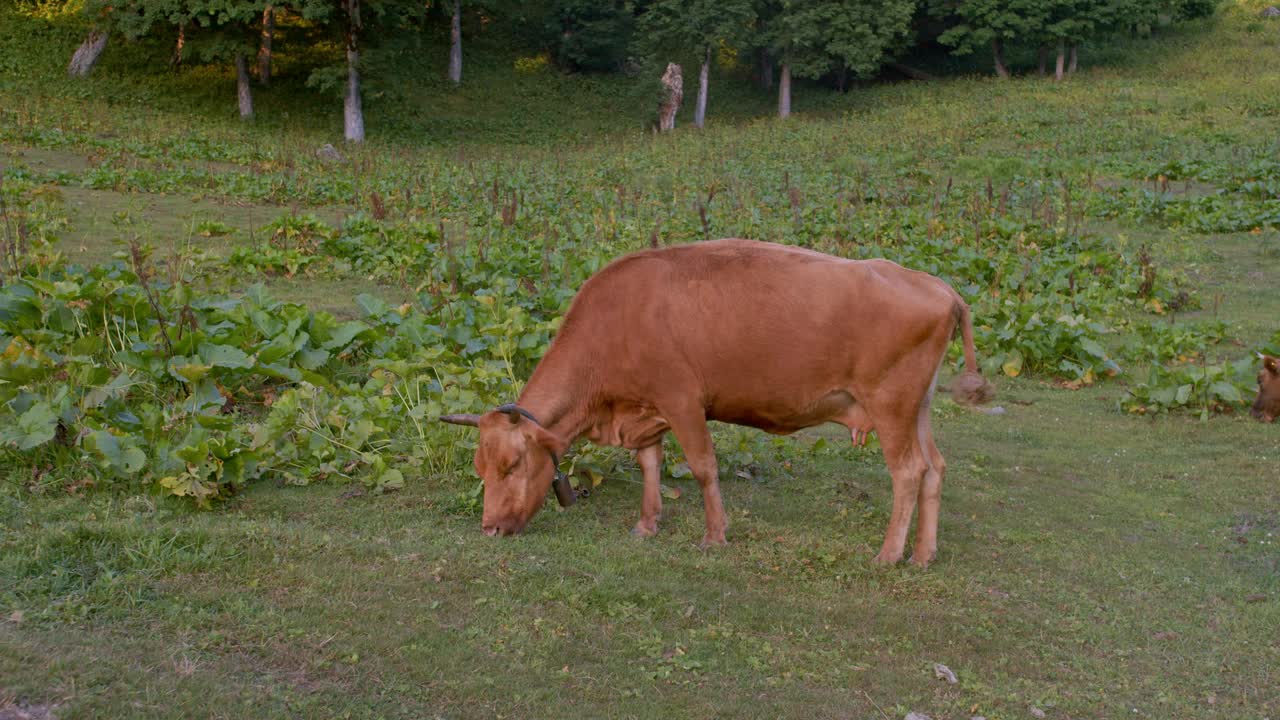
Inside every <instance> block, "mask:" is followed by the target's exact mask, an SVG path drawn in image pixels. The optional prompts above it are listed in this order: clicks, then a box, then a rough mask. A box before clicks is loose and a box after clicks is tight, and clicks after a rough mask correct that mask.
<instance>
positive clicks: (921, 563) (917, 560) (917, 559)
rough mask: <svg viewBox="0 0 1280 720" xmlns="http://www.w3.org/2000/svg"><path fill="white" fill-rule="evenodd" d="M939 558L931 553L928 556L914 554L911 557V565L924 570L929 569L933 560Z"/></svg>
mask: <svg viewBox="0 0 1280 720" xmlns="http://www.w3.org/2000/svg"><path fill="white" fill-rule="evenodd" d="M937 556H938V554H937V553H930V554H928V555H920V554H919V553H913V554H912V555H911V564H912V565H915V566H916V567H918V568H920V569H922V570H923V569H924V568H927V567H929V563H931V562H933V559H934V558H935V557H937Z"/></svg>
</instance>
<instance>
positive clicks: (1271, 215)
mask: <svg viewBox="0 0 1280 720" xmlns="http://www.w3.org/2000/svg"><path fill="white" fill-rule="evenodd" d="M36 7H38V6H36ZM1261 8H1262V5H1261V4H1260V3H1256V2H1252V1H1251V0H1250V1H1245V0H1240V1H1239V2H1233V3H1228V4H1226V5H1224V6H1223V7H1222V9H1221V11H1220V12H1219V14H1218V15H1216V16H1215V17H1213V18H1210V19H1207V20H1203V21H1198V22H1196V23H1192V24H1189V25H1187V26H1184V27H1180V28H1177V29H1169V30H1167V31H1165V32H1163V33H1162V34H1161V35H1160V36H1159V37H1158V38H1157V39H1156V40H1152V41H1146V40H1135V41H1132V42H1128V41H1126V42H1118V43H1117V44H1116V45H1115V46H1114V47H1108V48H1085V52H1086V54H1085V58H1086V59H1087V62H1086V65H1085V67H1084V68H1083V69H1082V71H1081V72H1080V73H1078V74H1076V75H1075V76H1073V77H1071V78H1070V79H1069V80H1068V81H1066V82H1062V83H1055V82H1053V81H1052V80H1050V79H1046V78H1039V77H1036V76H1035V75H1034V74H1033V73H1030V74H1023V75H1021V76H1019V77H1015V78H1014V79H1012V80H1008V81H999V80H996V79H993V78H987V77H982V76H977V75H966V76H960V77H953V78H949V79H943V80H935V81H929V82H910V83H882V84H871V83H868V84H865V85H862V86H857V87H854V88H853V89H852V90H851V91H850V92H848V93H845V94H840V93H834V92H830V91H827V90H824V89H821V88H817V87H806V86H801V87H800V88H799V89H798V90H797V96H796V97H797V100H796V111H797V114H796V115H795V116H793V117H791V118H789V119H788V120H786V121H779V120H776V119H774V118H771V117H768V116H767V108H768V106H769V98H768V97H767V96H765V95H763V94H760V93H756V92H755V91H753V90H752V88H751V87H750V85H749V84H748V83H747V82H746V81H745V80H744V79H743V78H741V77H737V76H735V75H734V74H733V72H732V71H730V70H725V71H722V77H717V82H718V83H719V85H717V86H716V87H723V88H725V91H724V92H725V95H724V97H725V99H724V100H723V101H720V102H719V104H718V105H714V106H713V108H725V110H726V112H724V113H723V114H719V115H717V114H715V113H714V112H713V114H712V115H711V116H710V118H709V124H708V126H707V128H706V129H704V130H702V131H695V130H693V129H691V128H688V127H686V126H687V124H688V123H687V122H686V121H685V117H684V114H683V113H684V112H685V111H682V115H681V119H680V122H679V123H678V126H677V127H678V129H677V131H676V132H674V133H671V134H667V135H655V134H653V133H651V132H650V131H649V130H648V129H647V127H646V125H645V114H644V113H645V112H646V110H645V109H644V107H645V106H644V105H643V103H642V102H641V100H637V98H638V97H641V96H640V95H639V94H638V93H637V91H636V90H635V88H633V87H631V86H629V85H628V84H627V82H626V81H622V80H618V79H602V78H599V77H591V76H586V77H581V76H570V75H563V74H560V73H558V72H556V71H554V70H551V69H545V68H544V69H541V70H538V71H536V72H533V73H516V72H513V71H512V70H511V67H512V66H511V59H510V58H505V59H503V58H504V56H503V55H502V54H501V49H500V48H499V47H497V46H496V45H495V47H493V48H487V49H486V48H484V47H483V45H481V50H480V51H479V52H478V53H477V55H478V56H479V57H480V58H482V60H481V61H479V62H477V63H476V65H475V66H474V72H473V73H472V74H470V75H469V76H468V82H467V83H466V84H464V86H463V88H462V89H460V90H456V91H455V90H450V89H447V88H445V87H444V85H443V83H440V84H438V85H437V84H433V81H423V82H421V83H417V84H414V85H412V86H409V87H406V88H405V89H403V90H402V91H400V92H396V93H390V94H388V95H386V96H385V97H383V98H382V99H381V100H380V101H379V100H378V99H376V98H375V100H374V101H373V102H372V103H371V104H370V107H369V108H368V109H367V112H368V116H369V118H370V125H369V126H370V141H369V142H368V143H366V144H365V145H362V146H347V145H342V144H340V143H337V141H336V139H335V138H337V137H340V129H341V128H340V124H339V120H340V118H338V117H337V116H336V114H334V113H330V112H329V108H328V105H326V104H324V103H320V102H318V101H316V100H315V99H314V97H313V96H312V95H311V94H308V92H307V90H306V88H304V87H301V84H300V83H298V82H292V83H291V82H290V79H289V73H288V71H287V66H286V68H285V69H284V70H283V71H282V73H281V76H280V77H281V79H280V80H279V81H278V82H277V83H276V85H274V86H273V88H272V89H271V90H270V91H267V92H259V94H258V100H257V106H258V116H257V119H256V120H255V121H254V122H253V123H250V124H245V123H242V122H240V121H238V120H237V119H236V118H235V117H234V108H233V107H232V106H231V105H230V103H229V102H226V100H227V99H229V98H230V88H231V87H232V86H233V80H232V79H231V76H230V75H229V74H228V73H229V72H230V71H229V70H226V72H223V73H221V74H219V73H218V72H215V71H214V70H212V69H207V68H205V69H199V70H195V69H193V70H191V71H188V72H183V73H171V72H169V71H167V70H163V71H162V70H156V71H155V72H152V73H148V72H147V71H140V70H137V69H136V61H137V60H138V59H139V58H143V57H147V53H148V52H152V51H153V50H154V49H148V48H147V47H145V46H139V47H128V48H124V49H122V50H121V51H120V52H119V53H118V54H116V55H111V54H108V55H107V56H106V57H105V58H104V60H103V64H102V65H101V66H100V67H99V69H98V70H97V71H95V75H94V76H92V77H90V78H88V79H85V80H80V81H72V80H68V79H66V78H64V77H62V67H63V64H64V63H65V53H62V52H61V51H60V50H58V48H59V47H62V45H65V44H66V42H67V41H68V40H70V41H71V43H72V44H71V46H72V47H73V46H74V43H75V38H76V33H75V31H74V30H68V29H67V28H65V27H63V26H62V25H60V24H59V22H58V20H57V18H48V17H44V16H42V15H40V13H39V12H36V11H33V10H30V8H29V6H26V5H22V4H19V5H13V6H5V7H0V40H3V41H4V42H3V43H0V70H4V71H5V73H4V74H3V75H0V169H2V171H3V172H2V175H0V182H2V184H0V199H2V200H3V206H2V207H0V211H3V214H4V225H3V227H0V251H2V252H0V255H3V257H0V277H2V278H3V287H2V288H0V718H5V719H6V720H7V718H10V717H12V718H21V717H24V714H25V715H34V716H37V717H39V716H40V715H36V713H49V714H50V716H53V717H57V718H76V717H244V716H248V715H254V716H260V717H352V718H366V717H367V718H392V717H406V718H408V717H414V718H416V717H545V716H551V715H558V716H566V717H652V716H658V715H663V716H675V717H725V716H727V717H783V716H786V717H790V716H798V715H803V716H808V717H841V718H845V717H858V718H864V717H865V718H901V717H903V716H905V715H906V714H907V713H909V712H917V713H923V714H926V715H928V716H929V717H931V718H934V719H935V720H937V719H938V718H970V717H973V716H983V717H986V718H1019V717H1033V716H1034V717H1041V716H1043V717H1049V718H1113V717H1121V716H1123V717H1135V718H1137V717H1152V718H1170V717H1205V718H1214V717H1221V718H1242V717H1250V718H1264V717H1276V716H1278V715H1280V689H1277V688H1280V669H1278V668H1280V634H1277V633H1276V628H1277V627H1280V433H1278V429H1277V427H1276V426H1274V425H1264V424H1261V423H1258V422H1255V421H1253V420H1251V419H1250V418H1249V417H1248V413H1247V408H1248V403H1249V402H1250V401H1251V400H1252V397H1253V392H1254V387H1255V386H1254V382H1255V381H1254V377H1255V374H1256V370H1257V360H1256V358H1255V352H1257V351H1262V350H1270V351H1272V352H1273V353H1280V322H1277V319H1276V318H1277V317H1280V292H1277V291H1276V284H1277V280H1278V279H1280V143H1278V142H1277V140H1276V137H1275V126H1276V120H1277V117H1280V101H1277V100H1276V98H1278V97H1280V72H1277V71H1276V70H1275V63H1274V62H1272V60H1274V59H1275V57H1276V56H1277V54H1278V53H1280V20H1264V19H1260V18H1259V17H1258V11H1259V10H1261ZM59 43H61V45H60V44H59ZM1015 60H1016V59H1015ZM19 69H21V71H22V72H18V70H19ZM1021 69H1022V70H1026V67H1023V68H1021ZM495 88H496V90H495ZM224 96H225V97H224ZM566 97H568V98H573V101H572V102H570V103H567V108H566V102H565V100H564V98H566ZM329 104H330V105H331V104H332V103H329ZM513 104H516V105H518V106H519V107H521V108H527V111H523V112H513V110H512V106H513ZM326 113H328V114H326ZM330 115H332V117H331V116H330ZM379 122H381V125H379ZM377 128H381V129H377ZM329 142H333V143H335V144H337V145H338V150H339V152H340V155H341V156H340V158H338V159H326V158H325V157H322V156H320V155H318V154H317V152H316V150H317V149H318V148H320V147H321V146H322V145H324V144H325V143H329ZM730 236H737V237H751V238H756V239H762V240H771V241H776V242H784V243H791V244H799V245H804V246H808V247H812V248H815V249H819V250H822V251H826V252H831V253H835V254H838V255H842V256H846V257H854V258H863V257H887V258H890V259H893V260H896V261H898V262H901V263H903V264H905V265H908V266H910V267H914V268H917V269H921V270H926V271H929V272H932V273H934V274H937V275H939V276H941V277H943V278H945V279H947V280H948V281H949V282H951V283H952V285H953V286H954V287H955V288H956V289H957V290H958V291H959V292H960V293H961V294H962V295H963V296H964V297H965V298H966V300H967V301H968V302H969V303H970V304H971V306H972V307H973V310H974V317H975V325H976V328H975V329H976V334H977V346H978V355H979V359H980V361H981V362H982V364H983V371H984V373H985V374H986V375H987V377H989V378H991V379H993V380H994V381H995V383H996V385H997V393H998V394H997V399H996V401H995V404H996V405H998V406H1000V408H1001V409H1002V410H1003V412H1000V413H996V414H987V413H979V412H974V411H971V410H968V409H966V408H962V407H959V406H956V405H954V404H951V403H950V402H949V401H945V400H940V401H939V403H938V407H936V408H935V411H934V415H935V428H936V430H935V432H936V435H937V438H938V442H939V446H940V447H941V449H942V452H943V453H944V454H945V455H946V457H947V459H948V462H949V466H948V474H947V481H946V486H945V489H944V500H943V504H942V516H941V521H940V541H939V544H940V552H939V558H938V560H937V561H936V562H935V563H934V564H933V565H932V566H931V567H930V568H929V569H928V570H924V571H921V570H918V569H914V568H910V567H906V566H902V567H893V568H880V567H876V566H874V565H873V564H872V563H871V558H872V557H873V555H874V553H875V548H876V547H877V546H878V543H879V542H880V539H881V537H882V534H883V531H884V528H885V525H886V523H887V520H888V510H889V507H890V488H889V478H888V474H887V472H886V471H885V469H884V465H883V462H882V459H881V458H880V455H879V452H878V450H877V449H875V448H874V447H872V448H870V449H862V450H859V449H855V448H852V447H850V446H849V443H848V442H847V435H845V434H844V433H843V431H839V432H838V431H837V430H836V429H827V428H823V429H819V430H815V431H809V432H805V433H801V434H798V435H796V436H793V437H790V438H772V437H766V436H764V435H762V434H760V433H757V432H755V431H750V430H746V429H741V428H734V427H728V426H721V427H717V428H716V429H715V437H716V442H717V448H718V450H719V456H720V462H721V477H722V478H723V479H724V481H723V488H722V489H723V493H724V498H725V505H726V509H727V511H728V512H729V514H730V529H729V545H728V546H727V547H725V548H720V549H715V550H712V551H708V552H703V551H700V550H698V549H697V547H696V544H697V542H698V540H699V539H700V538H701V535H702V510H701V503H700V501H699V498H698V488H697V484H696V482H695V481H693V479H692V477H691V476H690V475H689V472H688V469H687V467H685V466H684V465H683V463H682V458H681V456H680V452H679V448H678V447H676V446H675V445H674V444H671V445H669V446H668V448H667V451H668V452H667V454H666V457H667V458H668V460H667V467H666V477H665V478H664V495H665V496H666V500H665V508H666V515H665V518H664V522H663V526H662V531H661V532H660V534H659V535H658V536H657V537H655V538H652V539H648V540H640V539H637V538H633V537H631V536H630V535H629V534H628V532H627V530H628V529H629V528H630V527H631V525H632V524H633V522H634V520H635V517H636V515H637V514H638V511H639V505H640V485H639V470H638V468H637V467H636V466H635V463H634V461H633V460H632V458H630V457H629V456H628V455H627V454H626V453H625V452H621V451H614V450H604V449H599V448H593V447H589V446H585V445H584V446H579V447H578V448H577V449H576V450H575V451H574V452H573V453H572V456H571V457H570V458H567V459H566V460H565V462H564V468H565V469H566V471H570V472H571V475H572V478H573V482H574V483H575V484H576V485H577V486H578V487H579V488H580V489H581V490H585V491H587V492H588V494H587V495H586V496H585V497H584V498H583V499H582V500H581V501H579V503H578V504H577V505H576V506H574V507H573V508H571V509H569V510H565V511H561V510H557V509H551V508H550V507H549V508H548V509H544V511H543V512H542V513H541V515H539V516H538V517H537V518H536V519H535V520H534V522H533V523H532V525H531V526H530V528H529V529H528V530H527V531H526V533H525V534H524V535H522V536H520V537H518V538H514V539H501V538H488V537H485V536H483V535H482V534H481V532H480V527H479V526H480V522H479V507H480V505H479V503H480V486H479V484H478V481H477V480H476V478H475V475H474V472H473V470H472V469H471V454H472V451H473V450H474V438H473V437H472V436H471V435H470V434H468V433H467V432H465V431H464V430H461V429H458V428H452V427H449V426H445V425H441V424H440V423H437V422H435V418H436V417H437V416H438V415H440V414H442V413H446V412H477V411H481V410H483V409H485V408H488V407H492V406H494V405H496V404H499V403H501V402H507V401H510V400H511V399H513V398H514V397H515V395H516V394H517V393H518V390H519V388H520V386H521V383H522V381H523V380H524V379H525V378H527V377H528V375H529V373H530V372H531V370H532V368H533V367H534V365H535V363H536V362H537V360H538V358H539V357H540V356H541V354H542V352H543V351H544V350H545V348H546V346H547V344H548V343H549V341H550V338H551V337H552V336H553V334H554V332H555V329H556V327H557V323H558V319H559V317H560V315H561V314H562V313H563V311H564V309H565V308H566V307H567V304H568V302H569V300H570V299H571V298H572V295H573V292H574V290H575V289H576V288H577V287H578V286H579V285H580V284H581V282H583V281H584V280H585V279H586V278H587V277H588V276H590V274H591V273H593V272H594V271H596V270H598V269H599V268H600V267H603V265H604V264H606V263H607V262H608V261H609V260H611V259H613V258H614V257H617V256H618V255H620V254H622V253H625V252H627V251H630V250H635V249H639V248H643V247H649V246H652V245H669V244H676V243H683V242H695V241H698V240H703V239H708V238H717V237H730ZM952 359H953V360H956V361H958V352H955V353H953V358H952ZM953 369H954V368H953ZM948 374H949V372H944V375H948ZM944 381H945V377H944ZM939 663H940V664H943V665H945V666H947V667H948V668H949V669H950V670H951V671H953V672H954V674H955V676H956V679H957V681H958V682H956V683H951V682H948V681H947V680H946V679H941V678H939V677H938V676H937V674H936V672H935V664H939Z"/></svg>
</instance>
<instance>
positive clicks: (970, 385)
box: [951, 296, 996, 405]
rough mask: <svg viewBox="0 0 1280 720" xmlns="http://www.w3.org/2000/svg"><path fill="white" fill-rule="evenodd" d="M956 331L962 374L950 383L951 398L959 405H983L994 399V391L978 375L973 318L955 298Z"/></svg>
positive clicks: (959, 300)
mask: <svg viewBox="0 0 1280 720" xmlns="http://www.w3.org/2000/svg"><path fill="white" fill-rule="evenodd" d="M955 313H956V330H958V331H959V332H960V339H961V342H962V343H963V344H964V372H962V373H960V376H959V377H957V378H955V379H953V380H952V381H951V397H952V398H953V399H954V400H955V401H956V402H958V403H960V404H961V405H983V404H985V403H988V402H990V401H991V400H992V398H994V397H995V394H996V390H995V387H993V386H992V385H991V383H989V382H987V381H986V379H985V378H983V377H982V375H981V374H979V373H978V356H977V353H976V352H974V349H973V318H972V317H970V315H969V306H968V305H967V304H965V302H964V301H963V300H961V299H960V298H959V296H957V297H956V303H955Z"/></svg>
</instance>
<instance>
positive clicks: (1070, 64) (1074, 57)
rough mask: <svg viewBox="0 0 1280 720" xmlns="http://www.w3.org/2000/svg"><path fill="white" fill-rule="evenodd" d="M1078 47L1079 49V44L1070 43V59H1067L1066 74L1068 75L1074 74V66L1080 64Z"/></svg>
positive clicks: (1076, 66)
mask: <svg viewBox="0 0 1280 720" xmlns="http://www.w3.org/2000/svg"><path fill="white" fill-rule="evenodd" d="M1079 49H1080V46H1079V45H1072V46H1071V59H1070V60H1068V61H1067V74H1068V75H1074V74H1075V72H1076V68H1078V67H1079V66H1080V53H1079Z"/></svg>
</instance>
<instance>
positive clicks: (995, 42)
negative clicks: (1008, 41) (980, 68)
mask: <svg viewBox="0 0 1280 720" xmlns="http://www.w3.org/2000/svg"><path fill="white" fill-rule="evenodd" d="M991 59H992V60H994V61H995V65H996V75H998V76H1000V77H1002V78H1007V77H1009V68H1007V67H1005V64H1004V43H1002V42H1000V38H991Z"/></svg>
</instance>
